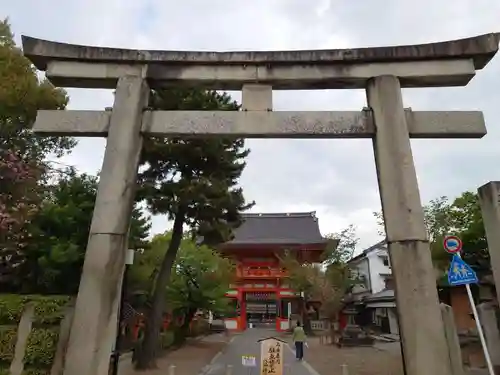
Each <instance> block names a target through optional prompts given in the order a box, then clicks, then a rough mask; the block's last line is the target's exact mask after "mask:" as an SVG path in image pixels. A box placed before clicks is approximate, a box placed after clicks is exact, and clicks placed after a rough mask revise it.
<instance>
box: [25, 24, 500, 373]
mask: <svg viewBox="0 0 500 375" xmlns="http://www.w3.org/2000/svg"><path fill="white" fill-rule="evenodd" d="M22 39H23V48H24V54H25V55H26V56H27V57H28V58H29V59H30V60H31V61H32V62H33V63H34V64H35V66H36V67H37V68H38V69H40V70H43V71H45V72H46V76H47V77H48V78H49V79H50V80H51V81H52V83H53V84H54V85H56V86H63V87H82V88H108V89H111V88H113V89H115V88H116V95H115V101H114V105H113V108H112V111H109V112H108V111H39V113H38V117H37V120H36V123H35V125H34V131H35V132H36V133H38V134H41V135H60V136H80V137H82V136H84V137H107V146H106V152H105V155H104V161H103V166H102V174H101V179H100V182H99V189H98V194H97V199H96V204H95V210H94V216H93V218H92V225H91V228H90V236H89V241H88V246H87V252H86V256H85V264H84V268H83V273H82V278H81V283H80V289H79V291H78V299H77V302H76V311H75V317H74V321H73V325H72V329H71V336H70V343H69V348H68V352H67V358H66V365H65V371H64V374H65V375H96V374H97V375H103V374H105V373H107V372H106V371H107V367H108V364H109V355H110V351H111V346H112V342H111V340H110V338H109V337H110V335H109V328H108V327H109V326H110V325H111V326H112V325H113V324H114V322H113V317H114V316H115V317H116V311H115V309H116V301H117V299H118V296H119V292H118V289H119V284H120V280H121V277H122V273H123V272H122V271H123V267H124V261H125V249H126V234H127V230H128V225H129V218H130V213H131V209H132V205H133V199H134V187H135V184H136V176H137V168H138V160H139V155H140V152H141V146H142V137H143V135H144V136H148V135H154V136H165V137H168V136H200V137H206V136H227V135H232V136H238V137H246V138H372V139H373V148H374V153H375V162H376V168H377V176H378V183H379V188H380V197H381V201H382V209H383V215H384V221H385V229H386V234H387V241H388V244H389V251H390V256H391V262H392V267H393V272H394V277H395V281H396V297H397V308H398V314H399V321H400V326H401V336H402V343H403V350H404V361H405V366H406V370H407V374H408V375H424V374H425V375H451V370H450V366H449V363H448V361H447V360H445V358H448V354H449V353H448V348H447V345H446V340H445V333H444V330H443V322H442V319H441V314H440V309H439V305H438V297H437V291H436V282H435V276H434V272H433V267H432V261H431V255H430V250H429V243H428V237H427V233H426V228H425V225H424V215H423V210H422V206H421V202H420V195H419V189H418V184H417V176H416V173H415V166H414V163H413V156H412V152H411V147H410V138H481V137H483V136H484V135H485V134H486V128H485V124H484V119H483V116H482V113H481V112H457V111H454V112H425V111H412V110H411V109H404V108H403V101H402V96H401V88H407V87H409V88H411V87H438V86H465V85H467V83H468V82H469V81H470V80H471V79H472V78H473V77H474V75H475V73H476V70H480V69H483V68H484V67H485V66H486V64H487V63H488V62H489V60H490V59H491V58H492V57H493V56H494V55H495V53H496V52H497V50H498V43H499V39H500V35H499V34H487V35H482V36H478V37H474V38H469V39H462V40H456V41H447V42H441V43H432V44H423V45H409V46H397V47H380V48H360V49H340V50H310V51H272V52H181V51H142V50H141V51H140V50H128V49H116V48H100V47H90V46H79V45H71V44H64V43H56V42H50V41H45V40H40V39H34V38H31V37H26V36H23V38H22ZM176 86H183V87H203V88H207V89H217V90H242V93H243V96H242V97H243V100H242V106H243V110H242V111H240V112H226V111H213V112H210V111H149V110H148V109H147V101H148V93H149V89H150V88H168V87H176ZM360 88H363V89H366V94H367V102H368V108H366V109H363V110H362V111H359V112H331V111H324V112H293V111H284V112H273V111H272V109H273V105H272V90H273V89H276V90H301V89H360Z"/></svg>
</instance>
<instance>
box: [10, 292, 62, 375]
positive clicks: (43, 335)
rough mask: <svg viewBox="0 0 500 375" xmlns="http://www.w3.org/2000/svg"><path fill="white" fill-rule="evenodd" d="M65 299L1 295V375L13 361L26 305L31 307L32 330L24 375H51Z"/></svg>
mask: <svg viewBox="0 0 500 375" xmlns="http://www.w3.org/2000/svg"><path fill="white" fill-rule="evenodd" d="M69 301H70V297H67V296H47V297H45V296H30V295H28V296H21V295H0V375H4V374H8V368H9V367H10V363H11V362H12V360H13V358H14V350H15V345H16V340H17V328H18V325H19V321H20V320H21V316H22V313H23V311H24V309H25V308H26V306H27V304H28V303H31V304H33V307H34V318H33V324H32V330H31V332H30V334H29V336H28V343H27V345H26V350H25V352H24V371H23V375H45V374H49V373H50V368H51V367H52V363H53V361H54V356H55V353H56V349H57V342H58V339H59V326H60V323H61V320H62V318H63V317H64V313H65V310H66V306H67V305H68V303H69Z"/></svg>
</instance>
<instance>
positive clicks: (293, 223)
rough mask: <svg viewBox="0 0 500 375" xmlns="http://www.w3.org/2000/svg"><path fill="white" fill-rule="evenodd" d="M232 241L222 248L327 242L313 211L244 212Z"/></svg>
mask: <svg viewBox="0 0 500 375" xmlns="http://www.w3.org/2000/svg"><path fill="white" fill-rule="evenodd" d="M242 219H243V223H242V224H241V226H240V227H239V228H237V229H236V230H235V231H234V238H233V239H232V240H231V241H228V242H226V243H225V244H224V245H225V246H228V245H229V246H238V245H259V244H268V245H299V244H300V245H307V244H319V243H326V242H327V239H325V238H323V236H322V235H321V232H320V230H319V225H318V219H317V218H316V213H315V212H296V213H245V214H242Z"/></svg>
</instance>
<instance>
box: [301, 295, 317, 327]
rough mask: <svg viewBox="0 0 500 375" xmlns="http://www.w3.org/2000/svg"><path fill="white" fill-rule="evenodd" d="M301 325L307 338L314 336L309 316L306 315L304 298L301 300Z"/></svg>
mask: <svg viewBox="0 0 500 375" xmlns="http://www.w3.org/2000/svg"><path fill="white" fill-rule="evenodd" d="M302 325H303V328H304V332H305V333H306V335H307V336H314V332H313V330H312V327H311V320H310V319H309V314H308V313H307V301H306V297H303V298H302Z"/></svg>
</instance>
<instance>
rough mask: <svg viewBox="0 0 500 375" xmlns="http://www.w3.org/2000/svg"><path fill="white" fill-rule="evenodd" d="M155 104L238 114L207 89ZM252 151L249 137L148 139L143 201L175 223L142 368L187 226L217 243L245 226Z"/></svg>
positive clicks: (172, 93)
mask: <svg viewBox="0 0 500 375" xmlns="http://www.w3.org/2000/svg"><path fill="white" fill-rule="evenodd" d="M150 106H151V107H152V108H153V109H161V110H233V111H234V110H238V109H239V106H238V105H237V104H236V102H234V101H232V100H231V98H230V96H229V95H227V94H225V93H224V94H219V93H217V92H215V91H205V90H185V89H176V90H161V91H153V92H152V95H151V102H150ZM248 153H249V150H248V149H245V148H244V140H243V139H235V138H222V137H220V138H216V137H200V138H194V137H193V138H178V137H174V138H168V139H158V138H151V139H147V140H146V141H145V144H144V152H143V155H142V160H141V164H142V168H141V173H140V176H139V186H140V188H139V199H145V201H146V202H147V205H148V207H149V209H150V210H151V211H152V212H153V213H156V214H167V215H168V217H169V218H170V219H171V220H173V222H174V224H173V228H172V237H171V241H170V242H169V245H168V249H167V251H166V253H165V257H164V259H163V263H162V264H161V267H160V270H159V272H158V275H157V277H156V282H155V287H154V290H153V295H152V307H151V309H150V311H149V313H148V316H147V319H146V330H145V337H144V342H143V345H142V350H141V352H140V354H139V356H138V363H137V367H138V368H140V369H145V368H149V367H151V366H153V365H154V360H155V358H156V354H157V353H156V351H157V348H158V347H159V345H158V342H159V331H160V325H161V321H162V315H163V312H164V311H165V290H166V287H167V285H168V283H169V280H170V275H171V271H172V266H173V264H174V262H175V259H176V256H177V252H178V249H179V246H180V244H181V241H182V238H183V235H184V227H185V226H188V227H190V228H191V231H192V233H193V236H194V237H196V238H203V242H204V243H205V244H208V245H216V244H217V243H221V242H224V241H226V240H228V239H230V237H231V233H232V229H234V228H235V227H237V226H239V225H240V224H241V222H240V221H241V219H240V212H242V211H244V210H246V209H248V208H250V207H251V206H252V205H253V203H251V204H247V203H246V202H245V199H244V197H243V192H242V189H241V188H239V187H237V183H238V179H239V177H240V175H241V173H242V172H243V169H244V168H245V162H244V159H245V157H246V156H247V155H248Z"/></svg>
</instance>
